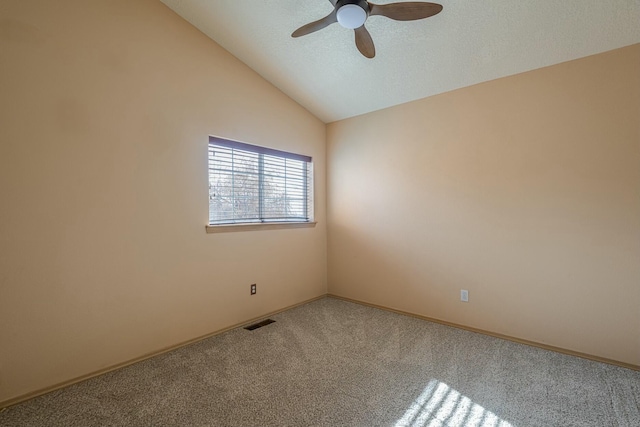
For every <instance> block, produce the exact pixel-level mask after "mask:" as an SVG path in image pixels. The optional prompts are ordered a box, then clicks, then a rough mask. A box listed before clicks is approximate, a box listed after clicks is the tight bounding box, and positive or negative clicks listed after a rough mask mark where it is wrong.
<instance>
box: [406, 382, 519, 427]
mask: <svg viewBox="0 0 640 427" xmlns="http://www.w3.org/2000/svg"><path fill="white" fill-rule="evenodd" d="M395 427H515V426H514V425H512V424H510V423H508V422H506V421H504V420H502V419H500V417H498V416H497V415H496V414H494V413H493V412H491V411H488V410H487V409H485V408H483V407H482V406H480V405H478V404H477V403H474V402H473V401H472V400H471V399H469V398H468V397H466V396H463V395H462V394H460V393H459V392H457V391H456V390H454V389H453V388H451V387H449V386H448V385H447V384H445V383H443V382H440V381H437V380H431V381H429V384H427V386H426V387H425V389H424V391H423V392H422V394H420V396H419V397H418V398H417V399H416V400H414V401H413V403H412V404H411V407H410V408H409V409H408V410H407V412H405V414H404V416H403V417H402V418H401V419H399V420H398V422H397V423H396V424H395Z"/></svg>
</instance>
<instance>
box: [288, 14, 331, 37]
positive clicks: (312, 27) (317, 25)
mask: <svg viewBox="0 0 640 427" xmlns="http://www.w3.org/2000/svg"><path fill="white" fill-rule="evenodd" d="M335 22H338V17H337V15H336V11H335V9H334V10H333V11H332V12H331V13H330V14H328V15H327V16H325V17H324V18H322V19H318V20H317V21H315V22H312V23H310V24H307V25H303V26H302V27H300V28H298V29H297V30H295V31H294V32H293V34H291V37H300V36H306V35H307V34H311V33H314V32H316V31H318V30H321V29H323V28H324V27H327V26H329V25H331V24H333V23H335Z"/></svg>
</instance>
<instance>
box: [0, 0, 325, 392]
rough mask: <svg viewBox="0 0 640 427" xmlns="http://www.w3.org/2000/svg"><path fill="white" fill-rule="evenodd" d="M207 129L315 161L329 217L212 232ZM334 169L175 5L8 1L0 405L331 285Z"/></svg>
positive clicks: (0, 194) (2, 35)
mask: <svg viewBox="0 0 640 427" xmlns="http://www.w3.org/2000/svg"><path fill="white" fill-rule="evenodd" d="M209 134H214V135H218V136H223V137H227V138H232V139H238V140H241V141H246V142H249V143H254V144H260V145H265V146H269V147H274V148H278V149H284V150H290V151H294V152H299V153H302V154H307V155H311V156H313V157H314V161H315V163H316V169H315V170H316V192H315V194H316V212H315V213H316V219H317V221H318V225H317V227H316V228H311V229H296V230H275V231H256V232H242V233H225V234H213V235H207V234H206V233H205V224H206V223H207V215H208V206H207V203H208V201H207V200H208V193H207V185H208V183H207V142H208V140H207V137H208V135H209ZM324 171H325V125H324V124H323V123H322V122H320V121H319V120H318V119H316V118H315V117H313V116H312V115H311V114H310V113H308V112H307V111H306V110H304V109H303V108H301V107H300V106H299V105H298V104H296V103H295V102H293V101H292V100H291V99H289V98H288V97H286V96H285V95H284V94H282V93H281V92H279V91H278V90H277V89H275V88H274V87H273V86H271V85H270V84H268V83H267V82H265V81H264V80H263V79H262V78H260V77H259V76H258V75H257V74H256V73H255V72H253V71H252V70H250V69H249V68H247V67H246V66H244V65H243V64H242V63H240V62H239V61H238V60H237V59H235V58H233V57H232V56H231V55H230V54H228V53H227V52H226V51H224V50H223V49H222V48H220V47H219V46H217V45H216V44H215V43H213V42H212V41H211V40H210V39H208V38H207V37H205V36H204V35H203V34H201V33H200V32H198V31H197V30H196V29H195V28H193V27H191V26H190V25H189V24H187V23H186V22H185V21H183V20H182V19H181V18H179V17H178V16H177V15H175V14H174V13H173V12H172V11H170V10H169V9H168V8H167V7H165V6H164V5H162V4H161V3H160V2H158V1H154V0H144V1H143V0H136V1H131V0H118V1H116V0H102V1H98V0H92V1H90V2H88V1H85V0H75V1H74V0H56V1H50V0H39V1H35V0H28V1H27V0H25V1H3V0H2V1H0V204H1V205H0V402H3V401H7V400H9V399H12V398H15V397H16V396H20V395H23V394H25V393H30V392H32V391H34V390H39V389H42V388H44V387H48V386H51V385H53V384H56V383H59V382H62V381H67V380H70V379H73V378H76V377H78V376H81V375H84V374H87V373H90V372H95V371H97V370H100V369H103V368H107V367H109V366H113V365H114V364H118V363H121V362H124V361H127V360H131V359H133V358H136V357H139V356H141V355H144V354H146V353H149V352H153V351H156V350H159V349H162V348H164V347H167V346H171V345H175V344H177V343H180V342H183V341H185V340H189V339H191V338H194V337H198V336H201V335H203V334H207V333H210V332H214V331H216V330H220V329H222V328H225V327H228V326H230V325H234V324H237V323H239V322H243V321H247V320H250V319H252V318H255V317H257V316H261V315H264V314H266V313H268V312H271V311H274V310H277V309H280V308H283V307H287V306H290V305H293V304H295V303H298V302H301V301H304V300H307V299H310V298H313V297H316V296H319V295H323V294H325V293H326V291H327V288H326V271H327V270H326V227H325V224H326V220H325V184H324V183H325V176H324ZM251 283H257V284H258V295H256V296H254V297H251V296H250V295H249V285H250V284H251Z"/></svg>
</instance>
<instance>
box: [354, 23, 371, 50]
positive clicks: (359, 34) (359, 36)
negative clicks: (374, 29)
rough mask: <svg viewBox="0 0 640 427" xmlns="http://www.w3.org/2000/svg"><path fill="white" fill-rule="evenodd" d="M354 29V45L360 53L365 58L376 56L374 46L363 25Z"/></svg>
mask: <svg viewBox="0 0 640 427" xmlns="http://www.w3.org/2000/svg"><path fill="white" fill-rule="evenodd" d="M354 31H355V33H356V46H357V47H358V50H359V51H360V53H361V54H363V55H364V56H366V57H367V58H373V57H374V56H376V47H375V46H374V45H373V39H372V38H371V34H369V31H367V29H366V28H365V27H364V25H363V26H361V27H359V28H356V29H355V30H354Z"/></svg>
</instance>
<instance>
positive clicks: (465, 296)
mask: <svg viewBox="0 0 640 427" xmlns="http://www.w3.org/2000/svg"><path fill="white" fill-rule="evenodd" d="M460 301H462V302H469V291H468V290H466V289H462V290H461V291H460Z"/></svg>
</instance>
